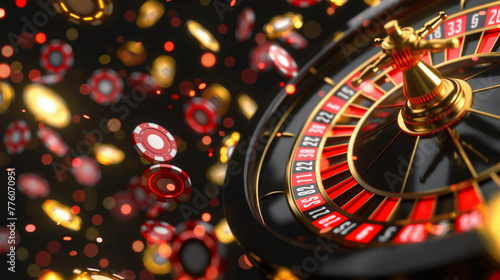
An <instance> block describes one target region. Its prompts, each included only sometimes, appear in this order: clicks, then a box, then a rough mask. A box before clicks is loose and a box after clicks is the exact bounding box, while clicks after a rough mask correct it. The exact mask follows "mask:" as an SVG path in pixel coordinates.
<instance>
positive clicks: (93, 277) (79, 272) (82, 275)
mask: <svg viewBox="0 0 500 280" xmlns="http://www.w3.org/2000/svg"><path fill="white" fill-rule="evenodd" d="M73 274H75V278H73V279H74V280H80V279H81V280H84V279H85V280H125V278H123V277H121V276H120V275H118V274H111V273H107V272H104V271H101V270H99V269H96V268H88V267H87V268H75V269H73ZM76 276H78V277H76Z"/></svg>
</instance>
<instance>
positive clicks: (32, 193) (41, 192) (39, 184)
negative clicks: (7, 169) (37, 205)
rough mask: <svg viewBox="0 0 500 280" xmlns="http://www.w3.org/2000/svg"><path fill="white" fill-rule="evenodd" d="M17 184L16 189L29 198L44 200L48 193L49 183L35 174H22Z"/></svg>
mask: <svg viewBox="0 0 500 280" xmlns="http://www.w3.org/2000/svg"><path fill="white" fill-rule="evenodd" d="M17 183H18V185H17V188H18V189H19V190H20V191H21V192H22V193H23V194H24V195H26V196H27V197H29V198H44V197H46V196H47V195H48V194H49V192H50V185H49V182H47V180H45V179H44V178H43V177H42V176H40V175H38V174H35V173H24V174H22V175H21V176H19V180H18V182H17Z"/></svg>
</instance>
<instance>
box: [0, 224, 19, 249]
mask: <svg viewBox="0 0 500 280" xmlns="http://www.w3.org/2000/svg"><path fill="white" fill-rule="evenodd" d="M10 236H14V239H13V240H15V242H14V243H13V244H9V240H12V239H9V237H10ZM20 241H21V237H20V235H19V232H18V231H17V230H13V231H11V230H10V229H9V228H8V227H0V255H3V254H7V253H8V252H9V251H10V246H14V247H17V245H18V244H19V242H20ZM11 242H12V241H11Z"/></svg>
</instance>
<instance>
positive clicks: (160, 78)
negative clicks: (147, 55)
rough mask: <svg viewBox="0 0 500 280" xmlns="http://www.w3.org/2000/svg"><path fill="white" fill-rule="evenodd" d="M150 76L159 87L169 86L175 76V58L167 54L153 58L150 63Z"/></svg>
mask: <svg viewBox="0 0 500 280" xmlns="http://www.w3.org/2000/svg"><path fill="white" fill-rule="evenodd" d="M151 77H152V78H153V80H154V81H155V82H156V83H157V84H158V85H159V86H160V87H162V88H168V87H170V86H171V85H172V83H173V82H174V78H175V59H174V58H173V57H171V56H169V55H160V56H158V57H157V58H155V60H153V63H152V64H151Z"/></svg>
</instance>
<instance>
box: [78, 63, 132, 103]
mask: <svg viewBox="0 0 500 280" xmlns="http://www.w3.org/2000/svg"><path fill="white" fill-rule="evenodd" d="M87 84H89V85H90V98H92V100H94V101H95V102H96V103H99V104H101V105H109V104H113V103H116V102H117V101H118V100H120V98H121V97H122V94H123V81H122V79H121V78H120V76H119V75H118V73H116V71H114V70H111V69H107V68H101V69H97V70H96V71H94V72H93V73H92V75H90V77H89V79H88V81H87Z"/></svg>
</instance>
